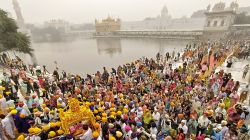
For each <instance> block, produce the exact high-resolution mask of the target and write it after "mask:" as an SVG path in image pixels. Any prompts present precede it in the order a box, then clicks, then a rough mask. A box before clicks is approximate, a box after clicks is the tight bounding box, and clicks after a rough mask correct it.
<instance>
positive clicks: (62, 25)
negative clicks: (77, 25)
mask: <svg viewBox="0 0 250 140" xmlns="http://www.w3.org/2000/svg"><path fill="white" fill-rule="evenodd" d="M44 26H45V27H53V28H55V29H58V30H62V31H64V32H68V31H69V30H70V24H69V22H67V21H64V20H61V19H52V20H50V21H46V22H44Z"/></svg>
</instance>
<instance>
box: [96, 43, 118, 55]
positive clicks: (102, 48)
mask: <svg viewBox="0 0 250 140" xmlns="http://www.w3.org/2000/svg"><path fill="white" fill-rule="evenodd" d="M96 43H97V52H98V54H99V55H100V54H102V53H106V54H109V55H110V57H113V55H114V54H116V53H118V54H121V52H122V47H121V39H119V38H116V39H111V38H97V39H96Z"/></svg>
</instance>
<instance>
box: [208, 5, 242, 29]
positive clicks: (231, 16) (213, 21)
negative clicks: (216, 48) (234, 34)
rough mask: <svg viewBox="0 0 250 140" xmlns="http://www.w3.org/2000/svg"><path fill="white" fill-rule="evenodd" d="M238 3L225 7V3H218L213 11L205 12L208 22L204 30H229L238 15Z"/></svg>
mask: <svg viewBox="0 0 250 140" xmlns="http://www.w3.org/2000/svg"><path fill="white" fill-rule="evenodd" d="M237 8H238V7H237V6H236V5H232V4H231V6H230V7H229V8H225V3H222V2H220V3H217V4H215V5H214V7H213V9H212V11H207V12H205V15H206V22H205V26H204V31H227V30H228V29H229V27H230V26H231V25H233V24H234V20H235V17H236V9H237Z"/></svg>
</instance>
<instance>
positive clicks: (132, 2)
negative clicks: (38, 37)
mask: <svg viewBox="0 0 250 140" xmlns="http://www.w3.org/2000/svg"><path fill="white" fill-rule="evenodd" d="M221 1H222V2H226V6H227V7H228V6H229V5H230V3H231V2H232V1H233V0H230V1H228V0H221ZM18 2H19V5H20V7H21V11H22V15H23V17H24V20H25V22H26V23H35V24H41V23H44V22H45V21H49V20H52V19H62V20H66V21H68V22H70V23H74V24H81V23H94V20H95V19H98V20H101V19H104V18H106V17H107V16H108V15H110V16H111V17H113V18H120V19H121V20H122V21H139V20H144V19H145V18H147V17H157V16H159V15H160V12H161V9H162V8H163V6H166V7H167V8H168V12H169V15H171V16H172V17H173V18H181V17H184V16H186V17H190V16H191V15H192V13H193V12H194V11H197V10H202V9H206V8H207V6H208V5H209V4H211V7H213V5H214V4H215V3H218V2H219V1H218V0H189V1H183V0H176V1H170V0H157V2H156V1H155V0H126V1H122V0H102V1H100V0H91V1H90V0H86V1H85V0H84V1H82V0H73V1H68V0H53V1H48V0H43V1H41V0H40V1H32V0H22V1H21V0H19V1H18ZM238 3H239V5H240V7H247V6H250V1H249V0H238ZM0 8H1V9H3V10H6V11H7V12H9V13H10V14H11V16H12V17H13V18H14V19H16V15H15V12H14V9H13V5H12V1H11V0H2V1H0ZM180 9H181V10H180Z"/></svg>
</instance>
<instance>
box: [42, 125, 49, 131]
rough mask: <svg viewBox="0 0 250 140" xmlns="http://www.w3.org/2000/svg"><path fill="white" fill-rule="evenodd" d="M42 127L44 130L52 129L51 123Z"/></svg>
mask: <svg viewBox="0 0 250 140" xmlns="http://www.w3.org/2000/svg"><path fill="white" fill-rule="evenodd" d="M42 128H43V130H44V131H48V130H49V129H50V126H49V125H44V126H43V127H42Z"/></svg>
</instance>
